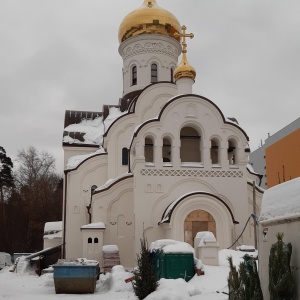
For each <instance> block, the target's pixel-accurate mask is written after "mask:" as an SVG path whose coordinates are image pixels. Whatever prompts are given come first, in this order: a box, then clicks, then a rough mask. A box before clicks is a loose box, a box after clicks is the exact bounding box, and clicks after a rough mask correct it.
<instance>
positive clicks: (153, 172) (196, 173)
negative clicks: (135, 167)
mask: <svg viewBox="0 0 300 300" xmlns="http://www.w3.org/2000/svg"><path fill="white" fill-rule="evenodd" d="M141 175H143V176H174V177H176V176H187V177H224V178H228V177H232V178H242V177H243V172H242V171H208V170H207V171H206V170H164V169H142V170H141Z"/></svg>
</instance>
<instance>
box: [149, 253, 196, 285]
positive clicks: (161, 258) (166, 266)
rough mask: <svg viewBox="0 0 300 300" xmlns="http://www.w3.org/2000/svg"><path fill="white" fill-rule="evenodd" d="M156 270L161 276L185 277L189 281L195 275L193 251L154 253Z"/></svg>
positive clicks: (170, 277) (169, 277) (168, 277)
mask: <svg viewBox="0 0 300 300" xmlns="http://www.w3.org/2000/svg"><path fill="white" fill-rule="evenodd" d="M154 263H155V270H156V273H157V275H158V277H159V278H166V279H177V278H183V279H184V280H185V281H189V280H190V279H191V278H192V277H193V276H194V275H195V268H194V256H193V254H192V253H164V252H162V251H159V252H156V253H155V255H154Z"/></svg>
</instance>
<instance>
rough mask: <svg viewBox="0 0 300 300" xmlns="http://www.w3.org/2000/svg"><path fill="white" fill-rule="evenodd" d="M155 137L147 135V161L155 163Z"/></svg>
mask: <svg viewBox="0 0 300 300" xmlns="http://www.w3.org/2000/svg"><path fill="white" fill-rule="evenodd" d="M153 144H154V143H153V139H152V137H146V138H145V162H148V163H149V162H150V163H153V162H154V155H153V151H154V147H153Z"/></svg>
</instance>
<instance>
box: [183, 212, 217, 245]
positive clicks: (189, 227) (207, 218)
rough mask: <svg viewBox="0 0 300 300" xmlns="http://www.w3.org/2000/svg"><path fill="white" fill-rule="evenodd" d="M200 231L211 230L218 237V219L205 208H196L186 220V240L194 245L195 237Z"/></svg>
mask: <svg viewBox="0 0 300 300" xmlns="http://www.w3.org/2000/svg"><path fill="white" fill-rule="evenodd" d="M199 231H210V232H212V233H213V234H214V236H215V237H216V238H217V234H216V221H215V219H214V217H213V216H212V215H211V214H210V213H209V212H207V211H205V210H200V209H199V210H194V211H192V212H190V213H189V214H188V215H187V217H186V218H185V220H184V241H185V242H186V243H189V244H190V245H191V246H192V247H194V238H195V236H196V234H197V232H199Z"/></svg>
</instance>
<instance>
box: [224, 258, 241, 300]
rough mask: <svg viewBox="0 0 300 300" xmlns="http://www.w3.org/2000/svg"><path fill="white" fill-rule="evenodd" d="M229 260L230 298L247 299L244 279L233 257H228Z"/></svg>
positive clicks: (232, 299)
mask: <svg viewBox="0 0 300 300" xmlns="http://www.w3.org/2000/svg"><path fill="white" fill-rule="evenodd" d="M228 261H229V267H230V271H229V277H228V290H229V300H244V299H245V289H244V286H243V283H242V279H241V277H240V275H239V272H238V271H237V270H236V267H235V266H234V265H233V263H232V257H231V256H230V257H228Z"/></svg>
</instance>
